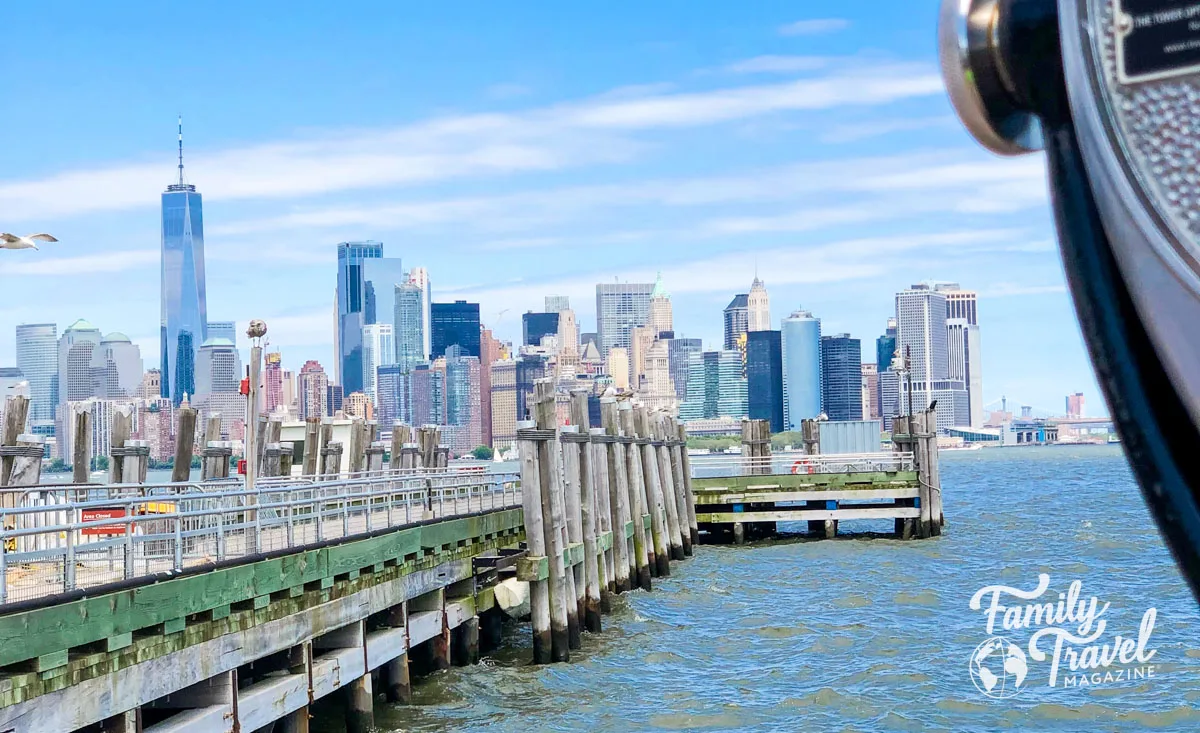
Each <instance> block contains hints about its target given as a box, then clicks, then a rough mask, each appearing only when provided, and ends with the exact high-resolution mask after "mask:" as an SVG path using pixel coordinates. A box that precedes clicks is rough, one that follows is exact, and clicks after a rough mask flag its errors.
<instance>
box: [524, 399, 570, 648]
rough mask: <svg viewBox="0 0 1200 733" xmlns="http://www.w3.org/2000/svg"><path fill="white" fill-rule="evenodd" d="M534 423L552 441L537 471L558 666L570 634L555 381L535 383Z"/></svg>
mask: <svg viewBox="0 0 1200 733" xmlns="http://www.w3.org/2000/svg"><path fill="white" fill-rule="evenodd" d="M533 385H534V419H535V420H536V421H537V427H538V430H539V431H540V432H542V433H545V434H547V435H549V436H550V437H549V439H548V440H546V441H543V442H539V443H538V463H539V465H538V468H539V470H540V471H541V474H542V481H541V489H542V516H543V517H548V518H549V521H548V522H546V549H547V551H548V553H549V555H548V557H549V560H550V644H551V655H552V656H553V657H554V661H556V662H569V661H570V660H571V652H570V638H569V635H570V631H569V629H568V616H567V607H568V605H574V602H575V601H574V598H573V597H572V598H571V599H570V602H569V603H568V599H567V593H566V591H567V583H566V565H565V564H564V562H563V555H564V553H565V552H566V549H567V536H566V529H567V520H566V513H565V511H564V507H563V500H562V497H563V491H562V465H561V454H560V453H559V450H558V416H557V414H556V412H555V405H554V380H553V379H538V380H535V381H534V383H533Z"/></svg>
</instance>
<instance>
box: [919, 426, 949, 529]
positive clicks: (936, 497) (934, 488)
mask: <svg viewBox="0 0 1200 733" xmlns="http://www.w3.org/2000/svg"><path fill="white" fill-rule="evenodd" d="M925 432H926V433H928V438H927V439H928V441H929V448H928V450H927V451H926V456H925V460H926V463H925V479H924V480H925V482H926V483H927V484H929V521H930V530H931V531H932V533H933V536H935V537H937V536H939V535H941V533H942V527H944V526H945V525H946V515H945V514H944V513H943V512H942V476H941V470H940V468H939V466H938V444H937V413H936V412H935V411H934V410H926V411H925Z"/></svg>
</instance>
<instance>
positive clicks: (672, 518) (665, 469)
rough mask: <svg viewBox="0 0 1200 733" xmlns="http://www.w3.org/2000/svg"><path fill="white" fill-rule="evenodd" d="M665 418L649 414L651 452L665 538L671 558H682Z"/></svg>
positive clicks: (681, 535)
mask: <svg viewBox="0 0 1200 733" xmlns="http://www.w3.org/2000/svg"><path fill="white" fill-rule="evenodd" d="M665 419H666V415H663V414H662V413H658V412H656V413H654V414H652V415H651V416H650V437H651V440H652V442H651V447H652V451H651V452H652V453H653V454H654V459H655V460H656V461H657V462H658V480H659V485H660V487H661V489H662V495H663V509H664V510H666V516H667V540H668V541H669V542H670V545H671V559H672V560H682V559H683V557H684V551H683V533H682V532H680V529H679V502H678V501H676V499H675V475H674V474H673V473H672V471H671V456H670V454H669V453H668V447H667V435H666V426H665V424H664V420H665ZM691 542H692V540H691V537H689V538H688V544H689V545H690V544H691Z"/></svg>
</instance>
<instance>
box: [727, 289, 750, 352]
mask: <svg viewBox="0 0 1200 733" xmlns="http://www.w3.org/2000/svg"><path fill="white" fill-rule="evenodd" d="M749 330H750V296H749V295H748V294H746V293H740V294H738V295H735V296H733V300H731V301H729V305H727V306H725V350H726V351H735V350H736V349H737V348H738V337H739V336H741V335H742V334H744V333H746V332H747V331H749Z"/></svg>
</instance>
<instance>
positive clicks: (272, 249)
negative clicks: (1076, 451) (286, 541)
mask: <svg viewBox="0 0 1200 733" xmlns="http://www.w3.org/2000/svg"><path fill="white" fill-rule="evenodd" d="M936 15H937V3H936V2H933V1H932V0H920V2H908V3H894V2H882V1H879V0H876V1H875V2H860V1H857V0H848V1H843V2H838V3H800V4H797V3H725V2H694V1H693V2H658V3H606V4H603V6H600V5H596V6H594V7H592V8H581V7H578V6H577V4H573V3H557V2H556V3H549V2H545V3H534V2H527V3H486V2H478V3H471V2H457V3H452V4H446V3H349V4H343V3H332V4H331V3H322V4H317V3H294V2H289V3H277V2H259V3H252V4H234V3H226V2H207V3H203V4H200V5H197V4H194V3H193V4H181V3H162V4H155V5H152V4H143V3H138V4H136V6H135V5H134V4H129V3H103V4H84V3H55V2H45V3H5V4H3V5H2V6H0V26H2V27H4V28H5V29H6V32H7V34H8V36H9V38H20V39H22V43H21V46H22V49H23V51H22V52H21V53H16V54H13V53H9V54H6V55H5V56H4V57H3V60H2V61H0V96H2V97H3V99H4V100H5V102H6V106H7V108H8V110H9V114H8V115H6V118H5V123H4V125H3V127H2V128H0V230H6V231H14V232H16V233H20V234H24V233H28V232H32V231H42V230H45V231H50V232H52V233H54V234H56V235H57V236H58V237H59V238H60V239H61V240H62V242H61V243H60V244H57V245H47V246H46V247H45V248H43V250H42V251H41V252H40V253H38V252H32V251H19V252H6V253H3V256H2V257H0V329H2V330H3V332H4V333H6V334H8V335H5V336H3V338H0V366H2V365H7V364H11V363H12V362H13V361H14V356H13V352H14V346H13V343H12V336H11V334H12V326H13V325H15V324H16V323H20V322H28V321H51V320H52V321H56V322H58V323H59V325H60V328H61V327H65V326H66V325H67V324H68V323H70V322H71V321H73V320H74V319H76V318H78V317H86V318H87V319H88V320H90V321H92V322H93V323H95V324H96V325H97V326H98V327H100V328H101V329H102V330H104V331H110V330H120V331H123V332H125V333H128V334H129V335H130V336H131V337H133V338H134V340H135V341H137V342H138V343H139V344H140V345H141V346H142V350H143V357H144V358H145V361H146V365H147V366H152V365H154V364H155V363H156V362H157V358H158V356H157V352H158V343H157V333H158V325H159V302H158V279H159V274H158V247H159V236H160V235H159V218H158V217H159V212H158V205H159V197H158V194H159V193H160V192H161V191H162V189H163V188H164V187H165V186H166V184H168V183H170V182H171V181H172V179H173V177H174V175H175V167H174V166H175V118H176V115H177V114H183V116H184V127H185V138H186V163H187V178H188V181H189V182H190V183H194V184H195V185H196V186H197V187H198V189H199V190H200V191H201V192H202V193H203V194H204V205H205V230H206V239H207V257H208V308H209V317H210V319H211V320H234V319H236V320H238V321H239V322H245V321H247V320H249V319H250V318H254V317H258V318H263V319H264V320H266V321H267V323H268V325H269V327H270V329H271V333H270V337H271V342H272V343H273V344H274V345H275V346H278V347H279V348H280V349H281V350H282V351H283V354H284V360H285V364H287V365H290V366H293V367H295V366H298V365H299V364H300V363H302V362H303V361H304V360H305V359H308V358H317V359H319V360H320V361H321V362H322V363H324V364H326V365H327V367H331V366H332V365H331V358H332V346H331V340H332V332H333V315H332V307H333V306H332V304H333V289H334V281H335V256H334V245H335V244H336V243H337V242H339V241H342V240H348V239H365V238H372V239H378V240H381V241H383V242H384V246H385V252H386V253H387V254H389V255H391V256H399V257H401V258H402V259H403V260H404V263H405V266H406V267H408V266H413V265H421V266H424V267H426V268H428V269H429V271H430V274H431V278H432V282H433V288H434V299H435V300H450V299H455V298H469V299H478V300H479V301H480V302H481V304H482V313H483V318H484V320H485V321H486V322H487V324H488V325H490V326H492V327H494V328H495V329H496V331H497V332H498V334H499V335H500V336H501V337H502V338H509V339H512V338H514V337H517V336H519V333H520V315H519V314H520V313H522V312H524V311H525V310H530V309H534V310H537V309H540V308H541V303H542V298H543V296H545V295H547V294H566V295H569V296H571V301H572V305H573V306H574V307H575V309H576V310H577V312H578V314H579V316H580V320H581V323H582V324H583V329H584V330H592V329H593V327H594V309H595V295H594V294H595V289H594V288H595V283H597V282H600V281H612V280H613V278H619V279H620V280H622V281H626V280H627V281H631V282H632V281H642V280H649V279H652V278H653V276H654V274H655V272H657V271H662V273H663V278H664V280H665V282H666V284H667V287H668V289H669V290H670V291H671V293H672V295H673V300H674V304H675V320H676V330H677V331H679V332H682V333H683V334H684V335H688V336H696V337H701V338H703V339H704V340H705V342H706V344H712V345H713V346H717V345H718V344H719V339H720V337H721V327H722V321H721V309H722V308H723V307H724V306H725V305H726V304H727V303H728V301H729V299H730V298H731V297H732V295H733V294H734V293H736V292H744V291H745V290H746V289H747V288H748V287H749V283H750V280H751V279H752V278H753V276H754V272H755V267H756V264H757V268H758V272H759V275H760V276H761V277H762V278H763V279H764V280H765V281H766V284H767V287H768V289H769V291H770V295H771V308H772V313H771V315H772V319H773V320H774V321H775V322H776V323H777V322H778V320H779V319H780V318H782V317H784V316H786V315H787V314H788V313H789V312H790V311H791V310H794V309H797V308H801V307H803V308H805V309H808V310H812V311H813V312H814V313H815V314H816V315H818V316H819V317H821V318H822V321H823V331H824V332H825V333H838V332H843V331H848V332H850V333H851V334H852V335H854V336H857V337H859V338H861V339H863V342H864V356H865V357H866V358H867V359H868V360H873V358H874V357H873V354H874V345H873V342H874V339H875V337H876V336H877V335H878V334H879V333H881V332H882V329H883V327H884V323H885V321H886V319H887V317H888V316H889V315H890V314H891V313H892V311H893V308H894V305H893V296H894V293H895V291H896V290H898V289H901V288H903V287H905V286H906V285H908V284H910V283H912V282H918V281H921V280H930V279H936V280H956V281H959V282H961V283H962V284H963V286H964V287H968V288H973V289H976V290H978V291H979V293H980V316H979V318H980V324H981V329H982V337H983V359H984V395H985V399H986V400H988V401H991V400H993V399H998V398H999V397H1000V396H1001V395H1002V394H1003V395H1007V396H1008V397H1009V398H1010V400H1019V401H1021V402H1024V403H1027V404H1032V405H1035V406H1038V407H1042V408H1046V409H1050V410H1055V411H1061V410H1062V405H1063V396H1064V395H1065V394H1067V393H1068V392H1074V391H1078V390H1081V391H1084V392H1085V393H1086V394H1087V397H1088V399H1089V401H1090V402H1091V405H1092V409H1091V410H1090V412H1092V413H1093V414H1095V413H1096V412H1097V411H1102V410H1103V408H1102V407H1101V406H1100V399H1099V394H1098V392H1097V389H1096V386H1095V382H1094V378H1093V376H1092V370H1091V367H1090V365H1089V364H1088V361H1087V358H1086V354H1085V352H1084V349H1083V345H1082V341H1081V338H1080V335H1079V330H1078V327H1077V325H1076V322H1075V318H1074V312H1073V310H1072V308H1071V305H1070V300H1069V297H1068V295H1067V293H1066V290H1065V287H1064V281H1063V275H1062V270H1061V266H1060V264H1059V261H1058V254H1057V251H1056V248H1055V245H1054V238H1053V229H1052V226H1051V219H1050V215H1049V211H1048V200H1047V195H1046V192H1045V182H1044V175H1045V174H1044V168H1043V163H1042V160H1041V159H1040V157H1025V158H1017V159H1008V160H1002V159H997V158H993V157H991V156H990V155H988V154H987V153H985V152H983V151H982V150H980V149H979V148H977V146H975V145H974V143H973V142H972V141H971V140H970V139H969V138H968V137H967V135H966V133H965V132H963V131H962V129H961V128H960V126H959V125H958V124H957V122H956V121H955V119H954V117H953V113H952V111H951V109H950V107H949V103H948V102H947V100H946V98H945V93H944V92H943V91H942V89H941V83H940V79H939V76H938V72H937V64H936V61H937V60H936V56H935V52H936V49H935V45H934V24H935V18H936ZM502 311H506V312H504V313H502Z"/></svg>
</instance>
